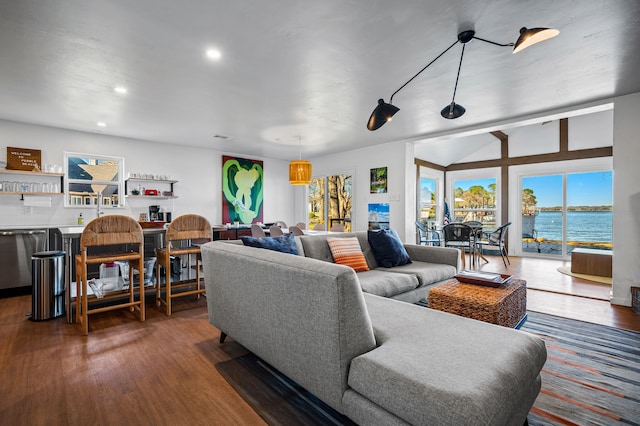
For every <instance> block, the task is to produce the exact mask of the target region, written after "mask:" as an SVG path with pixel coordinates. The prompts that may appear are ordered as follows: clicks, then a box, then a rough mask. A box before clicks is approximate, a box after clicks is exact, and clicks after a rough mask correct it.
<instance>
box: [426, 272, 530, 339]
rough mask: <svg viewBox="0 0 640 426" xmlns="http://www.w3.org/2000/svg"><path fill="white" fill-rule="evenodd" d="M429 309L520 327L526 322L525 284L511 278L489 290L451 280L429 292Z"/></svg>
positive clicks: (522, 281)
mask: <svg viewBox="0 0 640 426" xmlns="http://www.w3.org/2000/svg"><path fill="white" fill-rule="evenodd" d="M429 307H430V308H432V309H436V310H439V311H444V312H449V313H452V314H456V315H460V316H463V317H467V318H472V319H476V320H479V321H485V322H489V323H492V324H497V325H502V326H505V327H512V328H520V326H522V324H524V322H525V321H526V319H527V282H526V281H525V280H521V279H516V278H512V279H511V280H510V281H509V282H507V283H506V284H504V285H502V286H500V287H497V288H492V287H484V286H481V285H476V284H466V283H461V282H459V281H458V280H456V279H451V280H449V281H447V282H446V283H443V284H440V285H438V286H436V287H434V288H432V289H431V290H429Z"/></svg>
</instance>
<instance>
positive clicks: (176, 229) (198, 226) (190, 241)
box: [156, 214, 212, 315]
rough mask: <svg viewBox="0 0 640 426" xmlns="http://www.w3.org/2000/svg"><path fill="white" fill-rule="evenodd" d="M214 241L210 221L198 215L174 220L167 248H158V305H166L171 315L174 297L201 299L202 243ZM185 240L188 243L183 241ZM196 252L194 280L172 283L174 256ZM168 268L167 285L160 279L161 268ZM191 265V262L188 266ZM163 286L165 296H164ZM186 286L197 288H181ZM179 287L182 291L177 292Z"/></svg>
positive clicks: (167, 236) (170, 227)
mask: <svg viewBox="0 0 640 426" xmlns="http://www.w3.org/2000/svg"><path fill="white" fill-rule="evenodd" d="M211 240H212V231H211V225H210V224H209V221H208V220H207V219H205V218H204V217H202V216H199V215H196V214H185V215H182V216H179V217H177V218H175V219H174V220H173V222H171V223H170V224H169V226H168V227H167V234H166V237H165V241H166V243H165V244H166V247H164V248H158V249H156V304H157V305H158V307H160V306H161V305H162V304H163V303H164V304H165V305H166V308H167V310H166V312H167V315H171V300H172V299H173V298H176V297H183V296H189V295H194V294H195V295H197V297H198V298H199V297H200V295H201V294H204V293H205V291H206V289H205V288H204V287H201V286H200V261H201V257H200V244H202V243H205V242H208V241H211ZM185 242H186V244H187V245H186V246H185V245H184V244H183V243H185ZM191 254H195V255H196V265H195V266H196V278H195V281H194V280H183V281H177V282H176V283H172V282H171V256H182V255H191ZM161 267H164V268H165V282H164V286H163V285H162V281H161V279H160V278H161V272H160V268H161ZM189 267H190V265H189ZM162 287H164V298H163V297H162V291H161V290H162ZM184 287H195V289H193V290H186V291H182V288H184ZM174 290H180V291H174Z"/></svg>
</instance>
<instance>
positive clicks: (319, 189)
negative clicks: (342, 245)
mask: <svg viewBox="0 0 640 426" xmlns="http://www.w3.org/2000/svg"><path fill="white" fill-rule="evenodd" d="M351 182H352V177H351V175H347V174H340V175H333V176H326V177H317V178H313V179H312V180H311V183H310V184H309V196H308V201H309V229H313V228H314V226H316V225H317V224H319V223H324V224H325V226H326V229H327V230H329V229H331V227H332V226H333V225H334V224H338V223H340V224H343V225H344V227H345V231H350V230H351V207H352V205H351V203H352V194H351Z"/></svg>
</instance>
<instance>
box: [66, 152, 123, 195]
mask: <svg viewBox="0 0 640 426" xmlns="http://www.w3.org/2000/svg"><path fill="white" fill-rule="evenodd" d="M64 167H65V170H64V172H65V175H66V177H67V179H66V180H65V194H66V197H65V201H64V205H65V207H87V206H97V205H98V203H99V204H100V205H109V206H110V207H124V197H123V196H122V194H124V178H123V176H124V159H123V158H121V157H107V156H102V155H92V154H78V153H73V152H65V153H64ZM99 197H100V198H99Z"/></svg>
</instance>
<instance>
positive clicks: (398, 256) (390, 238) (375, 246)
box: [368, 229, 411, 268]
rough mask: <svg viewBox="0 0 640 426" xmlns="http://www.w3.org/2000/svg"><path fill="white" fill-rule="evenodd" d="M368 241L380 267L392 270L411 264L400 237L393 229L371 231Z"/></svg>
mask: <svg viewBox="0 0 640 426" xmlns="http://www.w3.org/2000/svg"><path fill="white" fill-rule="evenodd" d="M368 239H369V245H370V246H371V251H373V257H375V258H376V262H378V265H380V266H382V267H385V268H392V267H394V266H400V265H406V264H407V263H411V259H410V258H409V255H408V254H407V251H406V250H405V248H404V245H403V244H402V241H400V237H398V234H396V231H394V230H393V229H380V230H369V232H368Z"/></svg>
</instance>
